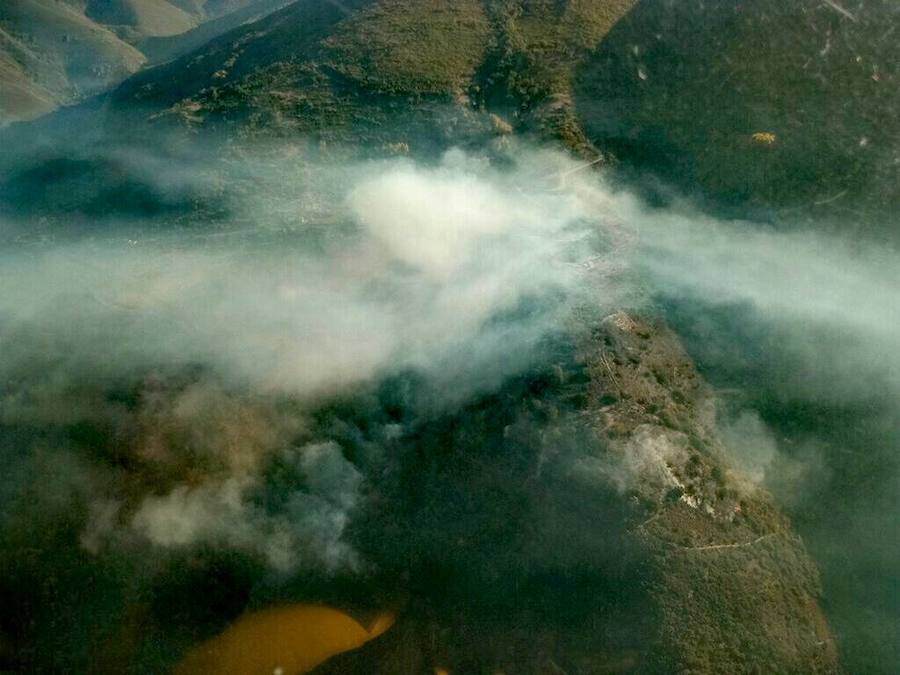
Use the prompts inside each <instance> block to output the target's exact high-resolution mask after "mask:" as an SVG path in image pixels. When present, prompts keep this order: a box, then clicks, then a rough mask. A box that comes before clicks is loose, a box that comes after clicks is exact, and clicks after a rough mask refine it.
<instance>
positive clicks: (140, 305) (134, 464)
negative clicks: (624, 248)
mask: <svg viewBox="0 0 900 675" xmlns="http://www.w3.org/2000/svg"><path fill="white" fill-rule="evenodd" d="M129 161H130V162H132V163H134V162H137V161H138V160H137V159H136V158H135V157H133V156H131V157H129ZM512 162H513V164H512V165H511V168H510V166H507V167H506V168H497V167H496V166H494V165H492V164H491V163H490V162H489V161H487V160H486V159H485V158H481V157H476V156H470V155H466V154H465V153H463V152H460V151H451V152H449V153H448V154H447V155H446V156H445V157H444V158H443V159H442V160H441V161H440V162H439V163H438V164H436V165H433V166H423V165H417V164H415V163H413V162H411V161H408V160H404V159H398V160H394V161H382V162H368V163H353V164H350V165H346V164H345V165H336V164H328V163H324V162H323V163H321V164H320V165H319V166H310V165H309V164H305V165H303V166H302V167H298V166H296V165H295V164H294V163H292V162H287V161H284V162H279V163H275V164H274V165H273V164H271V163H269V164H264V163H262V162H260V163H256V164H255V163H254V160H247V164H246V165H245V166H243V167H242V170H245V171H246V172H247V173H248V174H251V175H253V177H254V179H255V180H256V181H257V182H256V186H257V190H256V194H255V195H252V196H250V195H248V196H247V197H246V199H245V200H244V201H243V203H242V204H241V210H240V211H241V212H240V214H239V215H237V216H235V221H236V222H237V221H241V222H244V220H245V219H250V218H252V219H254V220H255V221H256V222H258V223H259V225H258V226H256V227H255V228H254V229H253V230H251V231H247V230H242V231H241V232H240V233H239V234H237V236H233V235H232V236H228V237H220V236H217V235H216V234H215V233H211V234H204V233H199V234H196V233H191V234H189V235H188V236H180V237H160V235H159V231H158V229H157V230H154V229H152V228H149V227H147V228H145V230H144V231H143V232H141V231H140V230H139V229H136V226H135V224H134V223H129V224H128V233H129V234H128V237H127V239H124V240H119V239H117V238H116V237H115V236H109V235H108V236H106V237H105V238H99V239H93V240H90V241H83V242H75V243H72V242H69V243H65V244H57V245H48V246H32V247H23V248H18V249H15V250H12V251H8V252H7V253H5V254H4V256H3V260H2V264H0V284H2V287H3V288H4V293H3V295H2V297H0V348H2V350H3V353H4V359H3V362H2V365H0V371H2V372H0V374H2V378H3V381H4V382H6V383H8V384H7V385H6V386H5V388H4V391H3V396H2V398H0V418H2V420H3V422H4V423H5V424H7V425H10V426H20V427H27V428H31V429H57V430H61V431H60V433H64V435H65V434H68V435H71V434H70V431H71V429H73V428H88V429H91V430H92V433H96V434H97V435H99V436H103V437H104V439H105V440H102V441H98V443H99V445H100V446H101V447H99V448H97V447H90V446H91V443H88V446H89V448H90V452H92V453H94V455H95V457H94V462H95V463H94V465H93V466H92V467H91V468H83V469H82V470H83V471H86V472H87V473H88V474H97V475H98V476H103V477H104V478H103V479H102V480H100V481H99V482H100V483H101V484H102V485H104V486H109V485H112V484H115V482H116V480H115V477H114V473H115V472H114V471H111V470H110V469H109V466H108V465H109V461H108V460H109V458H110V457H109V455H113V456H114V457H116V458H119V459H120V460H121V461H123V462H125V463H126V465H127V468H126V474H127V475H128V476H129V479H128V480H127V481H125V485H126V487H125V488H121V487H120V488H113V489H110V488H108V487H107V488H103V489H100V490H98V491H97V493H96V494H93V493H91V490H86V491H85V494H82V495H81V497H80V499H81V500H82V501H83V502H85V503H86V506H85V523H84V525H83V527H82V532H81V536H80V541H81V544H82V546H83V547H84V549H85V550H87V551H88V552H90V553H93V554H98V555H99V554H102V552H103V551H104V550H108V549H110V548H116V547H118V548H128V547H131V548H133V547H135V546H138V547H139V546H140V545H141V542H143V543H144V544H147V545H151V546H152V547H155V548H156V549H158V550H160V549H161V550H174V551H177V550H185V549H187V548H189V547H194V546H197V545H207V546H215V547H224V548H226V549H234V550H239V551H244V552H249V553H252V554H255V555H258V556H260V557H261V558H263V559H264V560H266V561H267V563H268V564H269V565H270V566H271V567H272V568H273V569H274V570H277V571H279V572H281V573H286V572H290V571H292V570H296V569H298V567H310V566H314V567H323V568H325V569H328V570H337V569H342V568H346V569H358V568H359V566H360V564H362V563H361V561H360V560H359V558H358V556H357V555H356V553H355V552H354V551H353V550H352V548H351V547H350V546H349V545H347V544H346V543H344V542H343V540H342V534H343V532H344V530H345V528H346V526H347V524H348V521H349V520H350V518H351V516H352V514H353V512H354V510H355V509H356V508H357V506H358V502H359V499H360V483H361V480H362V478H361V475H360V474H359V472H358V471H357V470H356V469H355V468H354V466H353V464H352V463H350V462H349V461H347V460H346V459H345V458H344V455H343V454H342V449H341V447H340V446H339V445H338V444H337V443H336V442H335V441H334V439H331V438H327V437H317V436H316V433H317V432H316V431H315V430H312V429H310V428H308V425H307V423H306V421H305V419H306V417H308V415H309V414H310V412H311V411H312V410H314V409H315V407H316V406H317V405H320V403H321V402H322V401H324V400H327V399H328V398H329V397H335V396H340V395H343V394H346V393H348V392H351V391H354V390H355V389H359V388H361V387H362V388H365V387H366V386H370V385H372V384H373V383H377V382H379V381H381V380H384V379H385V378H389V377H392V376H395V375H398V374H401V373H404V372H415V373H417V374H418V376H419V377H420V378H423V381H424V382H425V383H426V384H425V391H426V393H425V394H423V395H422V397H424V400H425V405H426V407H428V408H430V409H433V410H435V411H440V410H453V409H455V407H456V406H458V405H460V404H461V403H463V402H465V401H467V400H469V399H471V397H472V396H474V395H476V394H478V393H480V392H481V393H484V392H489V391H491V390H493V389H495V388H496V387H497V386H499V385H500V384H501V383H502V382H503V381H504V379H506V378H508V377H510V376H513V375H516V374H519V373H522V372H526V371H527V370H528V369H529V368H531V367H532V366H533V364H534V363H535V361H536V360H538V359H539V358H540V354H539V350H540V345H541V344H542V341H545V340H547V339H548V338H550V337H551V336H553V335H557V334H562V333H563V331H565V330H569V329H571V327H572V321H573V319H572V315H573V310H574V309H575V308H576V307H578V306H581V305H583V304H584V303H586V302H590V303H592V304H593V305H594V309H593V310H592V311H595V312H599V311H600V309H601V306H602V305H603V304H604V302H605V301H606V299H605V298H603V296H602V295H600V296H599V297H598V290H599V289H600V288H601V286H602V284H603V281H604V277H603V274H602V273H598V272H596V271H595V270H594V269H593V268H592V266H591V265H589V264H586V263H587V262H588V261H590V260H596V259H597V256H602V255H603V253H604V247H603V243H602V241H600V240H599V239H598V237H597V233H598V232H599V231H600V230H601V229H602V228H601V224H600V220H599V219H598V212H597V209H596V206H597V204H598V203H599V201H601V200H602V199H603V194H602V191H601V190H600V189H599V187H598V186H597V185H596V184H595V183H594V182H593V181H592V180H591V179H589V178H588V177H587V176H584V177H581V176H574V175H573V176H572V177H571V178H570V180H569V183H568V185H566V186H565V187H564V188H562V189H560V188H559V186H558V185H557V182H558V180H557V178H556V177H557V175H558V174H561V173H564V172H571V171H572V169H573V168H574V169H577V168H578V166H577V165H575V164H573V163H572V162H570V161H569V160H567V159H565V158H563V157H561V156H558V155H555V154H551V153H540V152H533V151H529V152H522V153H520V154H519V155H518V156H515V157H514V158H512ZM157 165H158V163H157V162H150V163H149V164H148V165H147V166H146V167H145V168H147V169H148V171H147V172H146V173H145V174H144V175H148V174H149V171H150V169H152V168H153V167H154V166H157ZM163 180H164V184H162V185H161V186H158V187H160V189H168V187H170V183H171V180H170V179H169V178H165V177H164V179H163ZM293 181H296V183H294V182H293ZM293 186H295V187H296V189H293ZM323 202H329V203H331V204H332V207H331V210H330V213H329V214H328V220H327V222H324V223H323V216H322V203H323ZM242 219H243V220H242ZM275 221H278V222H280V223H282V224H284V223H286V224H287V225H288V227H290V229H289V230H288V231H287V232H285V231H283V230H282V231H276V232H274V233H273V229H274V228H273V226H272V223H273V222H275ZM323 229H325V230H326V231H325V232H324V234H323ZM134 232H138V234H133V233H134ZM190 372H194V374H193V375H189V376H185V375H184V373H190ZM185 377H186V378H187V379H185V380H184V381H182V380H181V379H179V378H182V379H184V378H185ZM117 391H118V392H124V393H120V395H119V396H118V397H116V396H111V393H110V392H117ZM285 401H289V402H290V403H289V404H286V403H285ZM286 405H287V406H288V407H289V408H290V410H289V411H285V410H284V409H283V407H284V406H286ZM110 439H111V440H110ZM96 444H97V443H94V445H96ZM273 462H277V463H278V464H279V466H280V470H281V471H282V472H284V473H287V474H289V475H290V477H291V478H290V480H289V481H288V483H289V485H288V487H287V496H286V497H285V496H284V495H280V496H279V499H280V502H279V504H278V506H277V508H272V507H266V506H265V502H266V499H269V498H270V497H271V495H268V497H267V496H266V495H267V494H268V493H269V492H271V486H269V485H267V480H268V476H267V474H266V471H268V470H269V468H270V467H271V465H272V463H273Z"/></svg>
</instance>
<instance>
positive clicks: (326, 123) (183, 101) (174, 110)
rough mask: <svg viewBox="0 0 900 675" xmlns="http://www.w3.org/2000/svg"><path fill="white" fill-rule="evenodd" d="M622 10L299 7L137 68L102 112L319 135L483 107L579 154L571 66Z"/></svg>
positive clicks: (474, 5)
mask: <svg viewBox="0 0 900 675" xmlns="http://www.w3.org/2000/svg"><path fill="white" fill-rule="evenodd" d="M630 4H631V3H630V2H628V1H626V0H615V1H613V2H604V3H600V4H597V3H589V2H582V1H578V2H569V3H555V2H529V3H518V2H510V1H506V0H494V1H490V2H478V1H475V0H472V1H467V2H459V3H452V4H447V3H438V2H427V1H420V2H414V3H402V2H390V1H382V2H359V1H357V2H349V3H342V4H341V5H340V6H335V5H331V4H330V3H317V2H311V1H301V2H298V3H296V4H295V5H293V6H291V7H288V8H286V9H284V10H282V11H281V12H278V13H277V14H275V15H272V16H270V17H268V18H266V19H265V20H263V21H260V22H258V23H257V24H255V25H253V26H252V27H250V28H247V29H243V30H239V31H236V32H234V33H231V34H229V35H227V36H224V37H223V38H221V39H219V40H216V41H214V42H212V43H210V45H208V46H206V47H204V48H203V49H201V50H198V51H197V52H195V53H193V54H191V55H189V56H186V57H183V58H182V59H180V60H178V61H175V62H172V63H170V64H167V65H166V66H164V67H161V68H158V69H154V70H151V71H148V72H146V73H143V74H141V75H140V76H139V77H136V78H134V79H133V80H131V81H129V82H128V83H126V84H125V85H124V86H123V87H122V88H121V89H120V90H118V91H117V92H115V93H114V95H113V96H112V100H111V103H112V106H111V108H112V110H118V111H120V112H121V113H122V114H124V115H128V116H129V120H130V121H129V124H130V123H131V122H133V121H135V116H134V111H135V110H137V111H138V112H139V113H140V117H139V119H147V118H151V117H152V120H153V121H154V122H155V123H166V122H167V123H174V124H176V125H178V124H183V125H186V126H190V127H200V126H202V127H208V128H229V129H234V128H235V127H239V128H241V129H243V130H244V131H245V132H248V133H251V134H254V133H259V134H263V135H272V134H278V133H285V132H291V133H304V134H312V135H314V136H322V137H323V140H339V139H340V138H341V137H342V134H346V137H347V138H351V137H352V138H354V139H355V140H361V139H365V138H366V134H368V133H372V134H374V135H375V136H377V135H379V132H378V129H379V128H381V127H383V126H384V124H385V122H386V121H387V120H388V119H390V118H391V117H392V116H394V115H396V113H397V112H398V111H402V113H401V114H407V113H410V114H414V115H415V116H417V117H420V118H422V119H424V117H425V116H426V111H431V112H430V114H431V115H432V117H433V116H434V115H436V114H437V113H436V110H435V106H445V107H447V106H449V107H451V108H452V109H454V110H455V111H456V113H454V114H459V113H462V114H465V113H466V112H467V111H472V110H476V111H478V110H485V109H488V110H490V111H492V112H497V113H499V114H500V115H501V116H503V117H504V118H506V121H507V122H508V123H510V124H512V125H513V127H515V128H516V129H518V130H522V131H536V132H540V133H542V134H543V133H545V132H546V133H547V134H548V135H551V136H556V137H561V138H564V139H565V140H566V142H567V143H568V144H569V145H571V146H573V147H575V146H577V147H578V148H580V149H582V150H588V148H587V144H586V143H585V142H584V138H583V136H582V135H581V133H580V130H579V128H578V125H577V123H576V122H575V121H574V118H573V109H572V93H571V82H572V76H573V71H574V67H575V65H576V64H577V63H578V62H579V61H580V59H582V58H583V57H584V56H585V55H586V54H587V53H588V52H589V51H590V50H591V49H592V48H593V47H594V46H595V45H596V44H597V43H598V42H599V41H600V40H601V39H602V38H603V36H604V35H605V34H606V32H607V31H608V30H609V29H610V27H611V26H612V25H613V24H614V23H615V21H616V20H617V19H618V18H619V17H621V16H622V14H623V13H624V12H625V11H626V10H627V9H628V7H629V6H630ZM350 10H353V13H352V14H351V15H349V16H348V15H346V14H345V12H346V11H350ZM411 98H412V99H415V100H417V101H419V105H418V106H416V107H413V108H411V107H410V106H409V101H410V99H411ZM426 126H428V127H429V128H430V129H432V130H433V129H435V128H436V127H438V128H439V127H440V126H441V123H440V122H438V121H437V120H436V119H434V117H433V118H432V120H431V121H430V122H427V123H426ZM424 136H425V135H424V134H423V137H424ZM379 140H380V141H381V142H391V143H393V142H397V141H402V140H403V139H396V138H390V139H389V138H380V139H379ZM406 141H411V142H412V144H413V145H415V139H406Z"/></svg>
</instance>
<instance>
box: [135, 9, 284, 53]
mask: <svg viewBox="0 0 900 675" xmlns="http://www.w3.org/2000/svg"><path fill="white" fill-rule="evenodd" d="M294 1H295V0H255V2H250V3H249V4H245V5H244V6H241V7H240V8H239V9H233V10H231V11H228V12H227V13H225V14H222V15H217V16H215V17H214V18H210V19H209V20H208V21H206V22H204V23H201V24H200V25H199V26H197V27H195V28H193V29H192V30H189V31H187V32H184V33H180V34H178V35H169V36H150V37H147V38H144V39H143V40H141V41H140V42H139V43H138V46H139V47H140V49H141V51H142V52H143V53H144V54H145V55H146V56H147V58H148V59H149V62H150V63H151V64H156V63H164V62H166V61H169V60H171V59H173V58H176V57H178V56H181V55H182V54H186V53H187V52H190V51H193V50H194V49H197V48H199V47H202V46H203V45H204V44H206V43H207V42H209V41H210V40H212V39H214V38H215V37H217V36H219V35H222V34H223V33H227V32H228V31H230V30H232V29H234V28H237V27H238V26H241V25H242V24H248V23H252V22H254V21H257V20H259V19H261V18H263V17H264V16H266V15H267V14H271V13H272V12H274V11H277V10H279V9H281V8H282V7H286V6H287V5H289V4H291V3H292V2H294Z"/></svg>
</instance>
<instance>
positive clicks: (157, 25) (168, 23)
mask: <svg viewBox="0 0 900 675" xmlns="http://www.w3.org/2000/svg"><path fill="white" fill-rule="evenodd" d="M85 14H86V15H87V16H88V17H89V18H91V19H93V20H94V21H96V22H97V23H101V24H104V25H106V26H110V27H113V28H115V29H118V30H120V31H123V32H124V34H125V35H126V37H129V38H131V39H132V40H133V39H134V38H135V37H145V36H160V35H177V34H178V33H183V32H185V31H187V30H190V29H191V28H194V27H195V26H196V25H197V18H196V17H193V16H191V15H190V14H188V13H187V12H185V11H184V10H183V9H180V8H179V7H177V6H175V5H173V4H171V3H170V2H168V0H102V1H98V0H89V1H88V3H87V7H86V9H85Z"/></svg>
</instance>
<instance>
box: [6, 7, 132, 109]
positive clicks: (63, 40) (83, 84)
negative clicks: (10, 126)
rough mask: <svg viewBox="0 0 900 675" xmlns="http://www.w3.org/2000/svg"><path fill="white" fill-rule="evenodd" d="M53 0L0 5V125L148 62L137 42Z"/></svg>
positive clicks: (111, 80)
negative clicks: (126, 38)
mask: <svg viewBox="0 0 900 675" xmlns="http://www.w3.org/2000/svg"><path fill="white" fill-rule="evenodd" d="M83 10H84V8H83V7H79V6H78V5H74V4H66V3H61V2H55V1H54V0H13V1H12V2H10V3H3V4H2V5H0V87H2V95H0V124H2V123H3V122H4V121H9V120H10V119H28V118H30V117H36V116H37V115H40V114H42V113H45V112H47V111H49V110H52V109H53V108H55V107H56V106H58V105H60V104H61V103H64V102H67V101H71V100H74V99H76V98H80V97H82V96H89V95H91V94H93V93H96V92H98V91H101V90H103V89H105V88H107V87H109V86H110V85H112V84H114V83H116V82H117V81H119V80H121V79H123V78H124V77H127V76H128V75H129V74H130V73H133V72H134V71H136V70H137V69H138V68H140V66H141V64H142V63H143V62H144V61H145V59H144V56H143V55H142V54H141V53H140V52H139V51H138V50H137V49H135V48H134V47H132V46H131V45H129V44H128V43H126V42H124V41H123V40H122V39H120V38H119V37H117V36H116V35H115V34H114V33H113V32H112V31H111V30H109V29H108V28H105V27H103V26H101V25H99V24H97V23H96V22H94V21H92V20H91V19H90V18H88V17H87V16H85V14H84V11H83Z"/></svg>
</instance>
